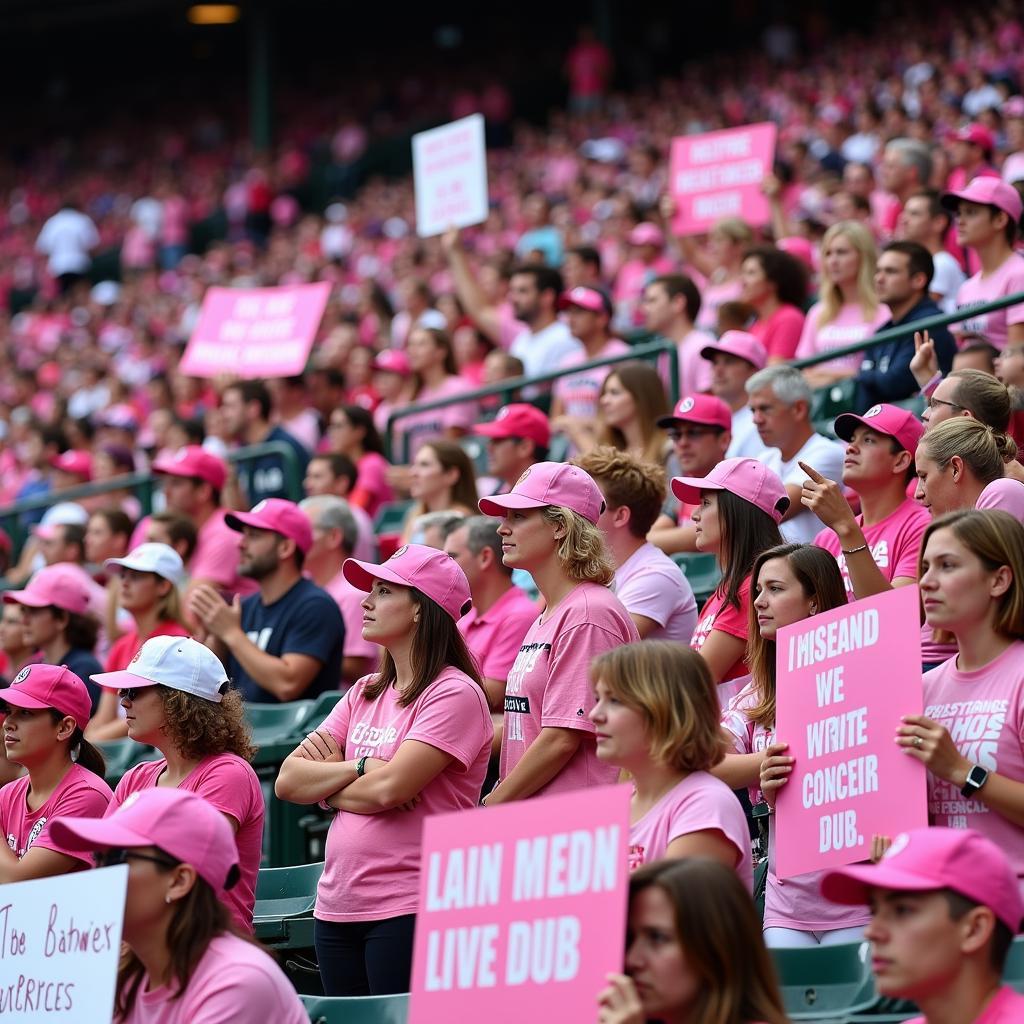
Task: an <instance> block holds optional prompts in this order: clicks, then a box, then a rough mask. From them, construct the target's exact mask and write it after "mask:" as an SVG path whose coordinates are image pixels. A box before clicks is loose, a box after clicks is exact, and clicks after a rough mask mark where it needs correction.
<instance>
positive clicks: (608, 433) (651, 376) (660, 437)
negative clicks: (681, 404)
mask: <svg viewBox="0 0 1024 1024" xmlns="http://www.w3.org/2000/svg"><path fill="white" fill-rule="evenodd" d="M612 377H615V378H616V379H617V380H618V382H619V383H620V384H621V385H622V387H623V388H624V389H625V390H626V391H628V392H629V394H630V395H631V396H632V398H633V401H634V403H635V404H636V418H637V421H638V422H639V424H640V433H641V436H642V437H643V440H644V450H643V454H642V458H643V459H644V461H645V462H656V463H658V464H661V463H662V462H663V461H664V459H665V450H666V448H667V447H668V435H667V434H666V433H665V431H664V430H662V429H661V427H659V426H658V419H659V417H661V416H665V415H667V413H668V397H667V396H666V394H665V385H664V384H663V383H662V380H661V377H660V376H659V374H658V371H657V370H656V369H655V368H654V367H653V366H651V365H650V363H641V362H639V361H638V360H637V361H633V362H627V363H619V365H618V366H616V367H615V368H614V369H613V370H612V371H611V373H609V374H608V376H607V377H605V379H604V383H603V384H602V385H601V394H604V389H605V387H606V386H607V384H608V381H609V380H611V379H612ZM599 443H600V444H608V445H611V446H612V447H613V448H618V449H619V450H620V451H624V450H625V448H626V437H625V435H624V434H623V433H622V431H621V430H619V428H618V427H609V426H608V425H607V424H606V423H605V422H604V421H603V419H602V420H601V433H600V437H599Z"/></svg>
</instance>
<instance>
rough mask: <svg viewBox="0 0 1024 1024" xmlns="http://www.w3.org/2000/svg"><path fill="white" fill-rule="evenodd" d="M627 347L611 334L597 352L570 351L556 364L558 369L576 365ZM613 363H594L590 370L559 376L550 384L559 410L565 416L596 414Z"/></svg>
mask: <svg viewBox="0 0 1024 1024" xmlns="http://www.w3.org/2000/svg"><path fill="white" fill-rule="evenodd" d="M628 351H629V346H628V345H627V344H626V343H625V342H624V341H619V339H618V338H611V339H610V340H609V341H608V343H607V344H606V345H605V346H604V348H602V349H601V351H600V352H598V353H597V355H594V356H589V355H587V354H586V352H570V353H569V355H567V356H566V357H565V358H564V359H563V360H562V361H561V363H560V364H559V369H562V370H564V369H568V368H569V367H571V366H578V365H579V364H580V363H584V362H587V361H588V360H590V359H604V358H605V357H606V356H615V355H619V354H621V353H624V352H628ZM614 369H615V367H614V366H597V367H595V368H594V369H593V370H580V372H579V373H569V374H566V375H565V376H564V377H559V379H558V380H556V381H555V383H554V385H553V391H552V394H553V395H554V397H555V398H557V399H558V401H559V402H560V403H561V406H562V412H563V413H564V414H565V415H567V416H586V417H590V418H593V417H595V416H596V415H597V399H598V396H599V395H600V394H601V387H602V385H603V384H604V379H605V377H607V376H608V374H609V373H611V372H612V370H614Z"/></svg>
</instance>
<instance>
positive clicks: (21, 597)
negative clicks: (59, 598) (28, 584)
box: [4, 590, 53, 608]
mask: <svg viewBox="0 0 1024 1024" xmlns="http://www.w3.org/2000/svg"><path fill="white" fill-rule="evenodd" d="M4 604H23V605H25V607H27V608H49V607H50V605H51V604H53V601H44V600H43V598H41V597H33V596H32V595H31V594H29V592H28V591H27V590H8V591H7V592H6V593H5V594H4Z"/></svg>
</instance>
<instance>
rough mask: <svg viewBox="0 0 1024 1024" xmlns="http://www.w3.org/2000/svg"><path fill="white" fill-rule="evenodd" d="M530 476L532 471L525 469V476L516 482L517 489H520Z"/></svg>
mask: <svg viewBox="0 0 1024 1024" xmlns="http://www.w3.org/2000/svg"><path fill="white" fill-rule="evenodd" d="M529 475H530V471H529V470H528V469H524V470H523V475H522V476H521V477H520V478H519V479H518V480H517V481H516V487H518V486H519V485H520V484H521V483H522V482H523V481H524V480H525V479H526V478H527V477H528V476H529Z"/></svg>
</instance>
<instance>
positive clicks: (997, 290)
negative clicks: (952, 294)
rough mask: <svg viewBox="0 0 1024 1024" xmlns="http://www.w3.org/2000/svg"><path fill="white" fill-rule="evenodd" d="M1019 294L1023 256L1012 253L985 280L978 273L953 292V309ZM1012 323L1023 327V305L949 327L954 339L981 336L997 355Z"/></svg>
mask: <svg viewBox="0 0 1024 1024" xmlns="http://www.w3.org/2000/svg"><path fill="white" fill-rule="evenodd" d="M1020 291H1024V256H1021V255H1020V253H1016V252H1015V253H1012V254H1011V255H1010V256H1008V257H1007V258H1006V259H1005V260H1004V261H1003V263H1002V264H1001V265H1000V266H999V268H998V269H997V270H995V271H994V272H993V273H991V274H989V275H988V276H987V277H985V276H983V275H982V272H981V271H980V270H979V271H978V273H976V274H975V275H974V276H973V277H969V278H968V279H967V280H966V281H964V283H963V284H962V285H960V289H959V291H957V293H956V306H957V309H964V308H966V307H970V306H972V305H975V304H981V303H983V302H991V301H992V300H993V299H1001V298H1002V297H1003V296H1004V295H1012V294H1013V293H1014V292H1020ZM1012 324H1024V303H1021V304H1020V305H1019V306H1007V307H1006V308H1005V309H997V310H996V311H995V312H994V313H981V314H979V315H978V316H972V317H969V318H968V319H967V320H964V321H962V322H961V323H958V324H950V325H949V326H950V329H951V330H952V331H953V332H954V333H955V334H956V335H957V336H958V337H959V336H960V335H963V334H983V335H984V336H985V338H986V339H987V340H988V341H989V342H990V344H992V345H994V346H995V347H996V348H997V349H999V351H1000V352H1001V351H1002V350H1003V349H1004V348H1006V339H1007V337H1008V336H1009V328H1010V326H1011V325H1012Z"/></svg>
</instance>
